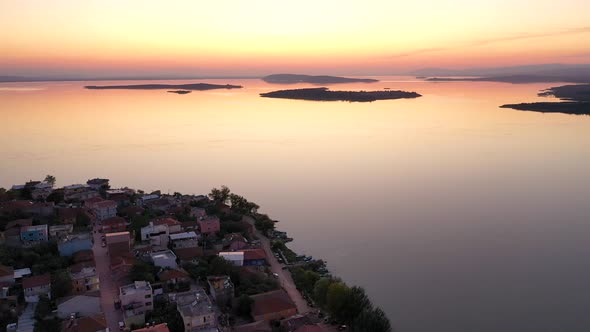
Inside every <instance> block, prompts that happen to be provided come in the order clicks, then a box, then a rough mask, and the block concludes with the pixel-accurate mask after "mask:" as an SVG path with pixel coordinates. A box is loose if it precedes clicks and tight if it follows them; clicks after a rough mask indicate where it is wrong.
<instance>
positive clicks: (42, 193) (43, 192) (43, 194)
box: [31, 182, 53, 200]
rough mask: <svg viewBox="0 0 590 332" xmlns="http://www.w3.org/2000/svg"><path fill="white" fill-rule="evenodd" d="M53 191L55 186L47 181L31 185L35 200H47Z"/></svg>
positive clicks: (32, 195)
mask: <svg viewBox="0 0 590 332" xmlns="http://www.w3.org/2000/svg"><path fill="white" fill-rule="evenodd" d="M52 192H53V186H52V185H51V184H49V183H47V182H39V183H37V184H35V185H33V186H32V187H31V197H32V198H33V199H34V200H45V199H46V198H47V197H48V196H49V195H51V193H52Z"/></svg>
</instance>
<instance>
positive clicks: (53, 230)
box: [49, 224, 74, 238]
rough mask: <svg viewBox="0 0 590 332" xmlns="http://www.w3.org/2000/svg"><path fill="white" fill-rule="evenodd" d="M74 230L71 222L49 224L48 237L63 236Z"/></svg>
mask: <svg viewBox="0 0 590 332" xmlns="http://www.w3.org/2000/svg"><path fill="white" fill-rule="evenodd" d="M73 231H74V225H73V224H63V225H52V226H49V237H52V238H64V237H67V236H68V235H69V234H72V232H73Z"/></svg>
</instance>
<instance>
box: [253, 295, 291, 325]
mask: <svg viewBox="0 0 590 332" xmlns="http://www.w3.org/2000/svg"><path fill="white" fill-rule="evenodd" d="M251 298H252V300H254V303H253V304H252V318H254V320H255V321H260V320H267V321H271V320H280V319H283V318H287V317H291V316H293V315H295V314H297V306H295V303H294V302H293V301H292V300H291V298H290V297H289V295H288V294H287V292H285V291H284V290H282V289H279V290H276V291H272V292H267V293H262V294H256V295H252V296H251Z"/></svg>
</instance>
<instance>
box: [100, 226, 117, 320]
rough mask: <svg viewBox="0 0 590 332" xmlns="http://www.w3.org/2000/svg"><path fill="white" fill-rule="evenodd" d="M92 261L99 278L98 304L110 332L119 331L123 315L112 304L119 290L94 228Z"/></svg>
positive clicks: (104, 249) (105, 250)
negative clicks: (93, 260) (94, 262)
mask: <svg viewBox="0 0 590 332" xmlns="http://www.w3.org/2000/svg"><path fill="white" fill-rule="evenodd" d="M94 229H95V230H96V233H94V247H93V251H94V259H95V261H96V271H97V273H98V277H99V278H100V304H101V307H102V311H103V313H104V316H105V318H106V321H107V325H108V327H109V329H110V330H111V331H118V330H119V321H122V320H123V313H122V312H121V311H120V310H115V305H114V302H115V300H116V299H117V298H118V294H119V289H118V287H117V285H116V284H115V283H114V282H113V278H112V277H111V268H110V265H111V264H110V261H109V257H108V255H107V248H103V247H101V243H102V240H101V239H100V236H101V235H102V234H101V233H99V232H98V227H96V226H95V227H94Z"/></svg>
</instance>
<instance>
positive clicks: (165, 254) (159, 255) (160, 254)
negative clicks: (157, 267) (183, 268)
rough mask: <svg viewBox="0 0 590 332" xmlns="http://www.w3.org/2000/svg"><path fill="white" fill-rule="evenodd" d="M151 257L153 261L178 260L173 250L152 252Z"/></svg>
mask: <svg viewBox="0 0 590 332" xmlns="http://www.w3.org/2000/svg"><path fill="white" fill-rule="evenodd" d="M150 257H152V259H174V260H176V255H175V254H174V253H173V252H172V251H171V250H163V251H156V252H151V253H150Z"/></svg>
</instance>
